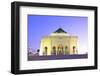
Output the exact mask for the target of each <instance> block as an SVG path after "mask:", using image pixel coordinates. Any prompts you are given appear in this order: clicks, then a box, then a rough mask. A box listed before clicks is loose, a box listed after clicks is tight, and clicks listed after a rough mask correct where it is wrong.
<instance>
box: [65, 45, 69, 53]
mask: <svg viewBox="0 0 100 76" xmlns="http://www.w3.org/2000/svg"><path fill="white" fill-rule="evenodd" d="M66 54H69V51H68V46H65V55H66Z"/></svg>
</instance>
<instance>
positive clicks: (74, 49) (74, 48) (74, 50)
mask: <svg viewBox="0 0 100 76" xmlns="http://www.w3.org/2000/svg"><path fill="white" fill-rule="evenodd" d="M75 52H76V47H75V46H73V54H75Z"/></svg>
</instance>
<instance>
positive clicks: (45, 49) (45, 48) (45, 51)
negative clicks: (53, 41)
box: [43, 46, 48, 55]
mask: <svg viewBox="0 0 100 76" xmlns="http://www.w3.org/2000/svg"><path fill="white" fill-rule="evenodd" d="M47 50H48V47H47V46H45V47H44V52H43V55H47Z"/></svg>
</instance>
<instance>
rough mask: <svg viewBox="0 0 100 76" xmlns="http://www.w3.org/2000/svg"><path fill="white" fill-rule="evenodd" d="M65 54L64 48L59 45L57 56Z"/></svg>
mask: <svg viewBox="0 0 100 76" xmlns="http://www.w3.org/2000/svg"><path fill="white" fill-rule="evenodd" d="M63 54H64V52H63V46H62V45H59V46H58V49H57V55H63Z"/></svg>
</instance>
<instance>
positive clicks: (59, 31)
mask: <svg viewBox="0 0 100 76" xmlns="http://www.w3.org/2000/svg"><path fill="white" fill-rule="evenodd" d="M54 33H67V32H66V31H64V30H63V29H62V28H59V29H57V30H56V31H55V32H54Z"/></svg>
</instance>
